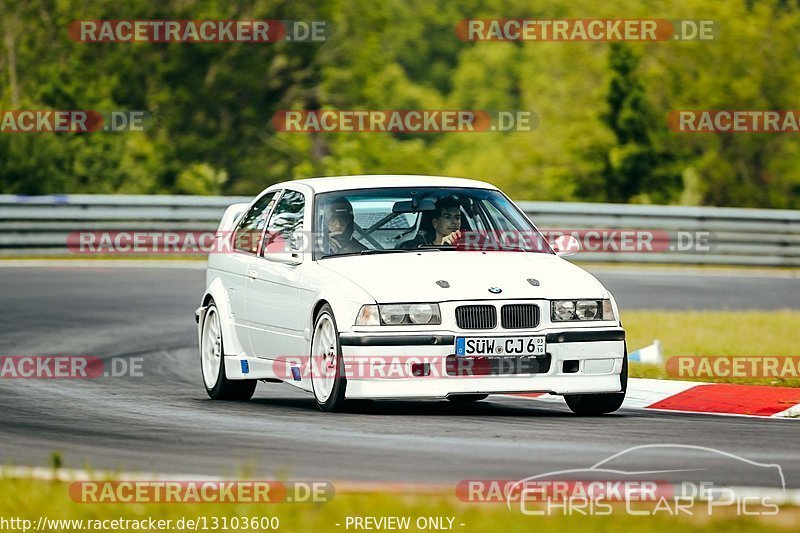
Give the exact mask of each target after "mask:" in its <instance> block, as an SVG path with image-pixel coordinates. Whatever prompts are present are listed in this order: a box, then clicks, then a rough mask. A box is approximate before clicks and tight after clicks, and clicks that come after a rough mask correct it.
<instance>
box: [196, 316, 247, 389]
mask: <svg viewBox="0 0 800 533" xmlns="http://www.w3.org/2000/svg"><path fill="white" fill-rule="evenodd" d="M200 339H201V341H200V372H201V373H202V374H203V384H204V385H205V388H206V392H207V393H208V396H209V397H210V398H211V399H212V400H239V401H245V400H249V399H250V398H252V397H253V393H254V392H255V391H256V385H257V383H258V382H257V381H256V380H254V379H245V380H232V379H228V377H227V376H226V375H225V361H224V359H225V356H224V353H225V351H224V350H223V349H222V348H223V344H222V327H221V325H220V319H219V312H218V311H217V306H216V305H214V302H213V301H212V302H211V303H210V304H209V306H208V309H207V310H206V316H205V320H204V321H203V335H202V336H201V337H200Z"/></svg>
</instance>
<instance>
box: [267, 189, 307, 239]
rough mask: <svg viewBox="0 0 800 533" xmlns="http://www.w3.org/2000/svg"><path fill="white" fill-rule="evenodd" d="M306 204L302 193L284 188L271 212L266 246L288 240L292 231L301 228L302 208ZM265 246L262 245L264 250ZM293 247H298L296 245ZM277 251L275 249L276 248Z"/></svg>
mask: <svg viewBox="0 0 800 533" xmlns="http://www.w3.org/2000/svg"><path fill="white" fill-rule="evenodd" d="M305 206H306V198H305V196H303V193H301V192H297V191H292V190H288V189H287V190H286V191H285V192H284V194H283V196H281V198H280V200H279V201H278V205H276V206H275V209H274V210H273V212H272V216H271V217H270V219H269V225H268V226H267V246H269V245H270V244H273V243H275V244H278V245H281V244H282V243H286V242H290V243H293V242H294V240H293V239H292V237H293V234H294V232H296V231H298V230H301V229H302V228H303V210H304V209H305ZM267 246H265V247H264V249H265V251H266V250H267ZM293 248H295V249H299V247H298V246H294V247H293ZM276 251H277V250H276Z"/></svg>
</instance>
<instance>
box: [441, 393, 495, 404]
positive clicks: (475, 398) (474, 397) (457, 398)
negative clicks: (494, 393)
mask: <svg viewBox="0 0 800 533" xmlns="http://www.w3.org/2000/svg"><path fill="white" fill-rule="evenodd" d="M488 397H489V395H488V394H457V395H451V396H448V397H447V399H448V400H450V401H451V402H453V403H461V404H463V403H474V402H479V401H481V400H485V399H486V398H488Z"/></svg>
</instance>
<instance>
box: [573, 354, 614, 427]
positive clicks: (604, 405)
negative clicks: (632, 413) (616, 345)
mask: <svg viewBox="0 0 800 533" xmlns="http://www.w3.org/2000/svg"><path fill="white" fill-rule="evenodd" d="M619 381H620V385H622V392H610V393H603V394H565V395H564V400H566V402H567V406H568V407H569V408H570V410H572V412H573V413H575V414H576V415H578V416H598V415H605V414H608V413H613V412H614V411H616V410H617V409H619V408H620V407H621V406H622V402H623V401H624V400H625V392H626V391H627V390H628V346H627V345H626V346H625V357H624V358H623V360H622V372H620V375H619Z"/></svg>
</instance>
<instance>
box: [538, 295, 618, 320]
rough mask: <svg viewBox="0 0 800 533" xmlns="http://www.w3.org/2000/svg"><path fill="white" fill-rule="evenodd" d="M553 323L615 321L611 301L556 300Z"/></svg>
mask: <svg viewBox="0 0 800 533" xmlns="http://www.w3.org/2000/svg"><path fill="white" fill-rule="evenodd" d="M551 308H552V313H551V318H552V319H553V322H566V321H569V320H581V321H583V320H614V309H613V307H612V306H611V300H554V301H553V302H552V307H551Z"/></svg>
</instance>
